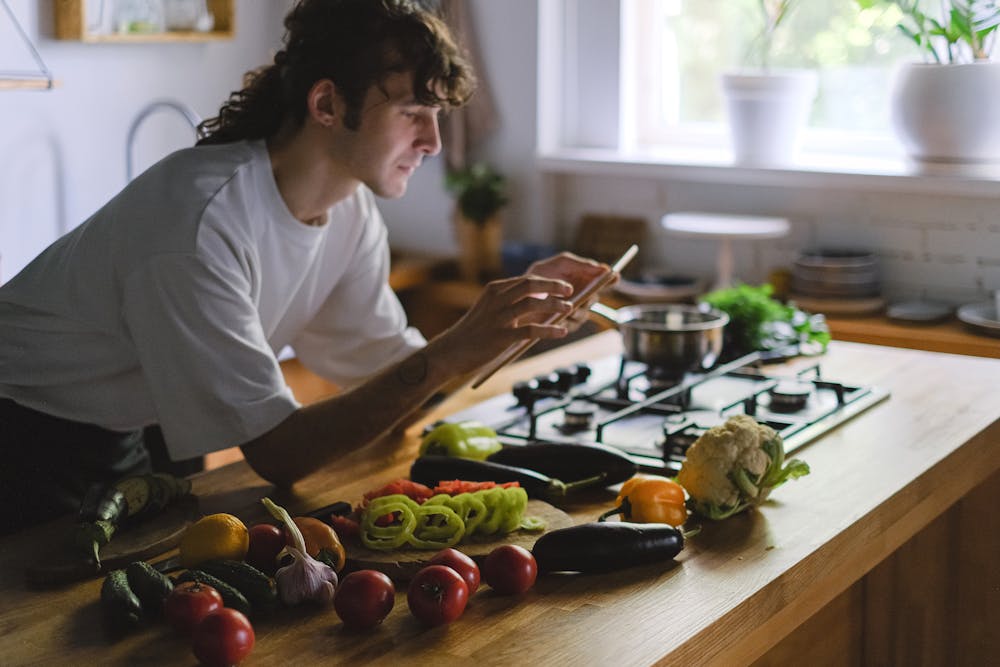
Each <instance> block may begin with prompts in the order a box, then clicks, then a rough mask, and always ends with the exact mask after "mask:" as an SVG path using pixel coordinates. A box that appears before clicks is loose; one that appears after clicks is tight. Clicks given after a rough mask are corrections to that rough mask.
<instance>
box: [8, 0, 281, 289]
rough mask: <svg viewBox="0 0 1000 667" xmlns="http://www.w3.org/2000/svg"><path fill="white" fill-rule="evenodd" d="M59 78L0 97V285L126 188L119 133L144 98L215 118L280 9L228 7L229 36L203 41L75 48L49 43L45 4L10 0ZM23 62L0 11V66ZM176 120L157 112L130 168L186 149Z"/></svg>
mask: <svg viewBox="0 0 1000 667" xmlns="http://www.w3.org/2000/svg"><path fill="white" fill-rule="evenodd" d="M9 4H10V6H11V8H12V9H13V11H14V14H15V16H17V18H18V22H19V23H20V24H21V26H22V27H23V28H24V29H25V31H26V32H27V34H28V35H29V36H30V37H31V38H32V40H33V41H34V42H35V44H36V46H37V47H38V49H39V51H40V52H41V55H42V57H43V59H44V60H45V62H46V64H47V65H48V67H49V69H50V70H51V71H52V72H53V73H54V75H55V78H56V80H57V81H58V87H57V88H55V89H54V90H51V91H46V92H38V91H23V90H16V91H0V280H2V279H4V278H9V277H10V276H11V275H13V274H14V273H15V272H16V271H17V270H19V269H20V268H21V267H22V266H23V265H24V264H26V263H27V262H28V261H29V260H30V259H31V258H32V257H33V256H34V255H36V254H37V253H38V252H39V251H40V250H42V249H43V248H44V247H45V246H46V245H48V244H49V243H50V242H51V241H53V240H54V239H55V238H56V237H57V236H58V235H59V234H61V233H62V232H64V231H67V230H69V229H71V228H72V227H74V226H76V225H77V224H79V223H80V222H82V221H83V220H84V219H86V218H87V217H88V216H89V215H90V214H91V213H93V212H94V211H95V210H96V209H97V208H98V207H100V206H101V205H102V204H103V203H104V202H105V201H106V200H107V199H109V198H110V197H112V196H113V195H114V194H115V193H116V192H117V191H118V190H119V189H121V187H122V186H123V185H124V184H125V137H126V132H127V129H128V126H129V124H130V122H131V120H132V119H133V118H134V116H135V115H136V113H137V112H138V111H139V110H140V109H142V108H143V107H144V106H145V105H146V104H148V103H149V102H150V101H152V100H154V99H158V98H164V97H166V98H172V99H175V100H178V101H181V102H183V103H185V104H187V105H188V106H190V107H192V108H193V109H194V110H195V111H196V112H197V113H198V114H199V115H201V116H202V117H206V116H211V115H214V114H215V113H216V111H218V108H219V106H220V104H221V103H222V102H223V101H224V99H225V98H226V97H227V96H228V94H229V92H230V91H232V90H234V89H237V88H239V87H240V82H241V77H242V75H243V73H244V72H246V71H247V70H249V69H251V68H253V67H256V66H258V65H260V64H263V63H264V62H266V61H267V60H268V59H269V57H270V53H271V51H272V49H274V48H275V47H277V46H278V44H279V42H280V37H281V23H280V22H281V17H282V16H283V14H284V12H285V11H286V9H287V2H285V1H284V0H282V1H281V2H275V1H274V0H267V1H266V2H261V1H260V0H237V2H236V13H237V14H236V37H235V39H233V40H227V41H220V42H209V43H204V44H82V43H78V42H68V41H58V40H55V39H53V37H52V35H53V21H52V5H53V4H54V3H52V2H51V1H49V0H45V1H32V0H10V2H9ZM30 64H31V63H30V59H28V58H27V57H26V55H25V51H24V50H23V48H22V47H21V45H20V43H19V42H18V41H17V40H16V39H15V38H14V33H13V32H12V31H11V30H10V26H9V24H8V21H7V17H6V15H5V14H2V13H0V69H5V68H8V69H9V68H11V67H15V68H16V69H26V68H27V67H28V66H30ZM193 138H194V134H193V131H192V130H191V129H190V128H189V126H188V125H186V124H185V122H184V121H183V120H182V119H181V117H180V116H179V115H176V114H172V113H170V112H157V113H156V114H154V115H152V116H150V117H149V119H148V120H147V122H146V123H144V124H143V125H142V126H141V128H140V130H139V134H138V136H137V140H136V151H135V156H136V166H137V171H141V170H142V169H143V168H145V167H147V166H149V165H150V164H151V163H152V162H154V161H155V160H156V159H159V158H160V157H163V156H164V155H166V154H167V153H169V152H170V151H172V150H174V149H176V148H180V147H183V146H188V145H191V144H192V143H193Z"/></svg>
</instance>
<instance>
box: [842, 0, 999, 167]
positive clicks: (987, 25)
mask: <svg viewBox="0 0 1000 667" xmlns="http://www.w3.org/2000/svg"><path fill="white" fill-rule="evenodd" d="M856 2H857V4H858V5H859V6H860V7H861V9H862V10H875V9H881V10H884V11H894V12H897V13H898V14H899V23H898V26H897V27H898V29H899V30H900V31H901V32H902V33H903V34H904V35H906V37H907V38H909V39H910V40H912V41H913V43H914V44H915V45H916V46H917V47H918V48H919V49H920V50H921V52H922V53H923V55H924V62H920V63H907V64H905V65H903V66H902V67H901V68H900V69H899V70H898V71H897V72H896V76H895V77H894V85H893V91H892V95H891V105H892V106H891V110H890V111H891V117H892V124H893V129H894V130H895V132H896V134H897V136H898V137H899V140H900V142H901V143H902V144H903V147H904V148H905V150H906V152H907V154H908V155H909V156H910V157H911V158H913V159H914V160H916V161H918V162H930V163H935V162H945V163H989V162H1000V123H998V122H997V120H998V119H1000V63H998V62H993V61H991V60H990V54H991V51H992V50H993V48H994V47H995V45H996V41H997V34H998V33H997V26H998V25H1000V3H998V2H997V0H941V3H940V5H939V6H938V7H937V10H936V12H935V13H933V14H930V13H925V11H924V10H923V6H924V5H922V4H921V3H920V2H919V1H918V0H856Z"/></svg>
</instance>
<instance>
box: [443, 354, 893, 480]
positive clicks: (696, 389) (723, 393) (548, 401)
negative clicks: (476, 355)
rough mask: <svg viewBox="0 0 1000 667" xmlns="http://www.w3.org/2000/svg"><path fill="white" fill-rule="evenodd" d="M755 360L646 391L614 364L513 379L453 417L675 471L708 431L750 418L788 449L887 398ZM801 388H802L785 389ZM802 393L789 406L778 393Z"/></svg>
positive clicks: (638, 370)
mask: <svg viewBox="0 0 1000 667" xmlns="http://www.w3.org/2000/svg"><path fill="white" fill-rule="evenodd" d="M763 361H764V360H763V359H762V358H761V356H760V355H759V354H757V353H754V354H750V355H746V356H745V357H741V358H740V359H737V360H735V361H732V362H730V363H727V364H725V365H722V366H719V367H718V368H716V369H713V370H712V371H709V372H707V373H703V374H700V375H690V376H686V377H685V378H684V379H683V380H682V381H681V382H679V383H677V384H675V385H674V386H671V387H668V388H665V389H657V388H655V387H654V388H653V389H650V387H651V383H650V381H649V378H648V376H647V374H646V373H645V368H644V367H643V366H642V365H641V364H637V363H636V362H629V361H626V360H624V359H622V358H621V357H608V358H605V359H599V360H596V361H595V362H593V363H590V364H577V365H576V366H573V367H571V368H570V369H557V370H556V371H553V373H550V374H546V375H542V376H538V377H536V378H533V379H530V380H525V381H523V382H518V383H516V384H515V386H514V388H513V391H512V393H511V394H507V395H501V396H496V397H494V398H491V399H488V400H487V401H484V402H483V403H480V404H478V405H475V406H472V407H471V408H469V409H468V410H464V411H462V412H460V413H458V414H455V415H452V416H451V417H450V418H449V419H450V420H456V421H457V420H464V419H476V420H478V421H481V422H483V423H485V424H487V425H489V426H491V427H493V428H494V429H495V430H496V431H497V433H498V435H499V436H500V438H501V440H502V441H503V442H504V443H505V444H507V445H517V444H527V443H531V442H552V443H588V442H590V443H597V444H604V445H607V446H612V447H616V448H618V449H621V450H622V451H624V452H625V453H627V454H628V455H629V456H630V457H632V458H633V459H634V460H635V461H636V462H637V463H638V464H639V465H640V466H641V467H642V468H643V469H645V470H650V471H655V472H658V473H660V474H668V475H672V474H676V472H677V471H678V470H679V469H680V465H681V463H682V462H683V460H684V455H685V452H686V451H687V448H688V447H690V446H691V444H692V443H693V442H694V441H695V440H696V439H697V438H698V436H700V435H701V434H702V433H704V432H705V431H706V430H708V429H709V428H711V427H712V426H715V425H717V424H721V423H723V422H724V421H725V420H726V419H728V418H729V417H731V416H732V415H734V414H741V413H743V414H748V415H750V416H752V417H754V418H755V419H756V420H757V421H759V422H761V423H763V424H767V425H768V426H771V427H772V428H774V429H775V430H776V431H777V432H778V433H779V434H781V436H782V438H783V440H784V441H785V449H786V452H789V453H791V452H793V451H795V450H796V449H798V448H800V447H803V446H804V445H806V444H807V443H809V442H811V441H812V440H814V439H816V438H817V437H819V436H820V435H822V434H823V433H826V432H829V431H830V430H831V429H833V428H835V427H836V426H838V425H839V424H841V423H843V422H845V421H847V420H848V419H851V418H853V417H854V416H855V415H857V414H859V413H861V412H863V411H864V410H867V409H868V408H870V407H872V406H873V405H875V404H877V403H879V402H881V401H883V400H885V399H886V398H887V397H888V393H887V392H886V391H884V390H881V389H878V388H876V387H862V386H852V385H849V384H845V383H841V382H835V381H832V380H829V379H827V378H824V377H823V376H822V373H821V369H820V365H819V363H814V364H811V365H809V366H808V367H806V368H804V369H801V370H799V371H798V372H796V373H794V374H791V375H781V374H779V373H769V372H766V371H765V370H764V369H763V368H762V363H763ZM794 387H805V388H807V390H806V389H803V390H802V391H798V392H795V391H791V390H790V388H794ZM776 390H777V394H779V395H780V394H781V392H782V391H784V392H785V393H790V394H796V393H797V394H799V395H798V396H797V400H798V399H803V397H804V399H803V400H801V401H800V402H798V403H796V404H793V403H792V402H791V401H790V399H789V398H787V397H779V398H777V399H776V398H775V392H776Z"/></svg>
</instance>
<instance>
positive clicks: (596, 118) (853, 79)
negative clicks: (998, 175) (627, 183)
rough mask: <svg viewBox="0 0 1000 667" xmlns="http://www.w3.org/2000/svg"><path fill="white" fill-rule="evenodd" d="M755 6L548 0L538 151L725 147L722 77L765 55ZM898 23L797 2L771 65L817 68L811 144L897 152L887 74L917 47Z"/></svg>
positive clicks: (750, 0)
mask: <svg viewBox="0 0 1000 667" xmlns="http://www.w3.org/2000/svg"><path fill="white" fill-rule="evenodd" d="M928 1H931V0H928ZM760 2H761V0H615V1H612V0H544V1H543V2H542V3H541V4H540V7H541V13H540V35H541V42H540V48H541V50H542V52H543V57H545V56H546V55H547V56H548V57H549V58H550V60H549V62H550V63H551V67H548V68H547V67H546V65H545V62H544V61H543V67H542V70H541V72H542V79H541V81H542V88H541V89H540V90H541V92H540V104H541V106H540V110H541V115H540V120H541V123H542V126H541V136H540V146H541V149H542V152H543V153H545V152H546V151H547V150H550V149H565V148H600V149H609V148H610V149H613V150H617V151H619V152H626V153H628V152H636V151H638V152H642V153H647V154H649V153H653V154H656V153H663V152H664V151H666V150H676V149H678V148H685V147H686V148H692V147H695V148H700V149H724V148H725V147H726V144H725V142H726V127H725V111H724V104H723V99H722V94H721V89H720V86H719V76H720V74H721V73H722V72H724V71H727V70H734V69H739V68H740V67H741V66H745V65H747V64H751V65H752V64H756V63H757V62H759V57H755V56H754V50H753V46H754V37H755V36H756V35H757V33H758V32H759V29H760V26H761V25H762V19H761V17H760V10H759V5H760ZM899 19H900V15H899V13H898V10H897V9H895V8H882V9H874V10H861V9H860V8H859V7H858V5H857V4H856V3H855V1H854V0H798V1H797V2H796V3H795V7H794V9H793V11H792V12H791V13H790V14H789V15H788V17H787V19H786V21H785V22H784V23H783V24H782V26H781V28H780V29H779V31H778V33H777V34H776V36H775V40H774V48H773V51H772V56H771V58H770V65H771V66H772V67H775V68H793V67H800V68H811V69H815V70H816V71H817V73H818V76H819V89H818V94H817V98H816V100H815V103H814V105H813V108H812V115H811V118H810V128H809V131H808V132H807V133H806V136H805V137H804V142H803V143H804V148H805V150H806V151H807V152H811V153H847V154H851V155H859V156H861V155H864V156H868V157H885V156H898V155H899V154H900V148H899V146H898V144H897V142H896V141H895V138H894V136H893V134H892V132H891V129H890V119H889V99H888V98H889V91H890V89H891V81H892V75H893V71H894V68H895V66H896V65H897V64H898V63H900V62H903V61H913V60H918V59H919V58H920V57H921V53H920V52H919V50H918V49H917V48H916V46H915V45H914V44H913V43H911V42H909V41H907V39H906V38H905V37H904V36H903V35H901V34H900V33H899V32H898V31H897V30H896V28H895V26H896V24H897V22H898V21H899ZM553 54H555V55H553ZM547 72H548V73H549V74H550V76H549V78H548V79H546V73H547ZM554 108H558V110H557V111H554Z"/></svg>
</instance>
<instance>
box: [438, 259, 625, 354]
mask: <svg viewBox="0 0 1000 667" xmlns="http://www.w3.org/2000/svg"><path fill="white" fill-rule="evenodd" d="M610 270H611V269H610V268H609V267H608V266H607V265H606V264H601V263H600V262H595V261H593V260H590V259H584V258H582V257H577V256H576V255H573V254H571V253H568V252H564V253H561V254H559V255H556V256H554V257H550V258H548V259H545V260H542V261H539V262H535V263H534V264H532V265H531V267H530V268H529V269H528V272H527V273H525V274H524V275H523V276H518V277H516V278H507V279H505V280H496V281H493V282H491V283H489V284H488V285H486V287H485V288H484V289H483V293H482V294H481V295H480V297H479V299H477V300H476V303H475V304H473V306H472V308H470V309H469V311H468V312H467V313H466V314H465V316H464V317H463V318H462V319H461V320H459V321H458V322H457V323H456V324H455V325H454V326H453V327H452V328H450V329H448V331H446V332H445V333H443V334H442V337H444V338H446V339H448V350H449V351H450V353H451V355H450V356H451V360H452V361H453V362H454V364H455V369H456V371H457V372H458V373H468V372H472V371H474V370H476V369H477V368H479V367H480V366H482V365H483V364H485V363H487V362H489V361H490V360H492V359H494V358H496V357H497V355H499V354H500V353H502V352H503V351H504V350H506V349H507V348H508V347H509V346H510V345H511V344H513V343H516V342H519V341H521V340H525V339H531V338H542V339H549V338H562V337H564V336H565V335H566V334H567V333H569V332H570V331H574V330H576V329H578V328H579V327H580V325H581V324H583V323H584V322H585V321H586V320H587V310H588V309H589V308H590V305H591V303H592V302H593V301H595V300H596V299H597V296H596V295H595V296H594V297H592V298H591V299H589V300H588V302H587V303H585V304H581V306H580V309H579V310H577V311H576V313H574V315H572V316H571V317H570V318H568V319H566V320H564V321H563V322H560V323H559V324H546V321H547V320H548V319H549V318H551V317H552V316H553V315H561V314H565V313H567V312H569V311H570V310H571V309H572V305H571V304H570V303H569V301H568V299H569V298H570V297H571V296H572V295H573V294H574V293H575V292H576V291H577V290H581V289H583V288H584V287H586V286H587V285H588V284H590V283H591V282H592V281H593V280H594V279H596V278H599V277H601V276H603V275H605V274H606V273H607V272H608V271H610ZM615 279H617V276H616V277H615Z"/></svg>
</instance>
